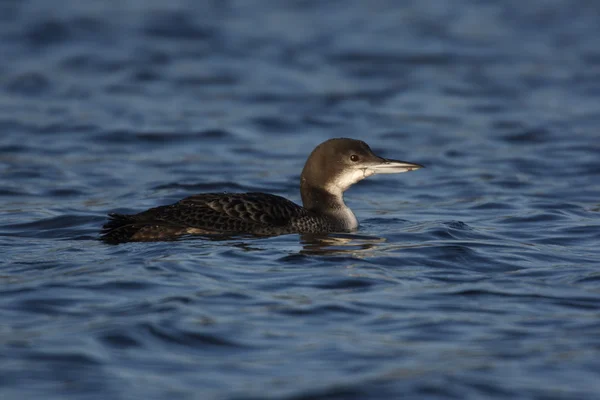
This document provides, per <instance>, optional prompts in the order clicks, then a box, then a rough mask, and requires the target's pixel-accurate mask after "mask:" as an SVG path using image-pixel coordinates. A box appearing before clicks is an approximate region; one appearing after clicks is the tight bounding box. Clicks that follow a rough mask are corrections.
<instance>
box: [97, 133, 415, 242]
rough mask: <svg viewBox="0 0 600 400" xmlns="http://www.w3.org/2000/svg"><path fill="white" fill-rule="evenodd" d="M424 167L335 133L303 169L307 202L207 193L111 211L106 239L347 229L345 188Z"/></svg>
mask: <svg viewBox="0 0 600 400" xmlns="http://www.w3.org/2000/svg"><path fill="white" fill-rule="evenodd" d="M420 167H421V166H420V165H418V164H412V163H406V162H402V161H394V160H386V159H383V158H381V157H378V156H376V155H374V154H373V153H372V151H371V149H370V148H369V146H367V144H366V143H364V142H362V141H358V140H352V139H331V140H328V141H326V142H324V143H322V144H320V145H319V146H317V148H315V150H314V151H313V152H312V153H311V155H310V156H309V158H308V160H307V162H306V165H305V167H304V169H303V171H302V176H301V193H302V201H303V205H304V207H301V206H299V205H297V204H295V203H293V202H291V201H289V200H287V199H285V198H283V197H281V196H276V195H272V194H267V193H204V194H198V195H194V196H190V197H187V198H185V199H183V200H181V201H179V202H177V203H175V204H172V205H168V206H160V207H155V208H151V209H149V210H147V211H143V212H141V213H139V214H133V215H123V214H109V217H110V219H109V221H108V222H107V223H106V224H105V225H104V227H103V229H102V240H104V241H105V242H107V243H122V242H128V241H156V240H172V239H175V238H177V237H179V236H181V235H185V234H200V235H202V234H204V235H209V234H236V233H237V234H239V233H249V234H254V235H281V234H286V233H324V232H348V231H352V230H355V229H356V228H357V226H358V223H357V221H356V218H355V217H354V214H352V211H351V210H350V209H349V208H348V207H347V206H346V205H345V204H344V201H343V197H342V193H343V191H344V190H346V189H347V188H348V187H350V186H351V185H352V184H353V183H355V182H357V181H359V180H361V179H363V178H365V177H367V176H369V175H372V174H375V173H397V172H405V171H409V170H413V169H417V168H420Z"/></svg>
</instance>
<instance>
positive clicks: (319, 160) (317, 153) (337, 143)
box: [301, 138, 423, 202]
mask: <svg viewBox="0 0 600 400" xmlns="http://www.w3.org/2000/svg"><path fill="white" fill-rule="evenodd" d="M419 168H423V166H422V165H419V164H415V163H410V162H406V161H399V160H390V159H387V158H382V157H379V156H377V155H375V154H374V153H373V151H372V150H371V148H370V147H369V145H367V144H366V143H365V142H363V141H362V140H354V139H347V138H339V139H330V140H327V141H326V142H323V143H321V144H320V145H318V146H317V147H316V148H315V149H314V150H313V152H312V153H311V154H310V156H309V157H308V160H306V164H305V165H304V169H303V170H302V175H301V188H302V200H303V202H305V194H304V192H305V191H307V190H310V189H311V188H314V189H321V190H324V191H326V192H328V193H330V194H332V195H334V196H341V195H342V193H343V192H344V191H345V190H346V189H348V188H349V187H350V186H352V185H353V184H355V183H356V182H358V181H360V180H362V179H364V178H367V177H369V176H371V175H375V174H397V173H400V172H408V171H413V170H416V169H419Z"/></svg>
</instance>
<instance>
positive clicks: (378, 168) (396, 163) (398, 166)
mask: <svg viewBox="0 0 600 400" xmlns="http://www.w3.org/2000/svg"><path fill="white" fill-rule="evenodd" d="M377 158H378V159H379V160H378V161H376V162H375V163H373V164H372V165H370V166H368V167H367V170H368V171H369V172H371V173H372V174H399V173H401V172H409V171H414V170H417V169H419V168H424V167H423V166H422V165H421V164H415V163H411V162H406V161H400V160H390V159H387V158H381V157H377Z"/></svg>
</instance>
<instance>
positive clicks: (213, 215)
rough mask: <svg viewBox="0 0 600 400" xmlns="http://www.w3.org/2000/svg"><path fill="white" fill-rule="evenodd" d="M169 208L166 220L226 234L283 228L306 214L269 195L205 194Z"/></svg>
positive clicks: (295, 205)
mask: <svg viewBox="0 0 600 400" xmlns="http://www.w3.org/2000/svg"><path fill="white" fill-rule="evenodd" d="M169 207H171V209H169V210H165V211H166V214H165V215H164V216H165V218H166V219H167V220H177V221H180V222H181V223H183V224H185V225H187V226H192V227H196V228H201V229H205V228H206V229H215V230H219V231H224V232H231V231H234V232H236V231H237V232H243V231H244V230H246V229H247V228H250V227H252V226H282V225H286V224H288V223H289V221H290V219H291V218H292V217H298V216H302V215H304V214H305V213H306V210H304V209H303V208H302V207H300V206H298V205H297V204H295V203H293V202H291V201H289V200H288V199H286V198H284V197H281V196H276V195H273V194H267V193H205V194H199V195H195V196H190V197H187V198H185V199H183V200H181V201H179V202H177V203H175V204H174V205H172V206H169ZM246 227H247V228H246Z"/></svg>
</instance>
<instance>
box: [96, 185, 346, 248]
mask: <svg viewBox="0 0 600 400" xmlns="http://www.w3.org/2000/svg"><path fill="white" fill-rule="evenodd" d="M110 218H111V219H110V221H109V222H108V223H107V224H105V225H104V227H103V232H102V239H103V240H104V241H105V242H108V243H121V242H127V241H142V240H165V239H168V238H169V237H173V236H180V235H183V234H186V233H195V234H227V233H240V232H244V233H250V234H255V235H281V234H285V233H296V232H297V233H314V232H330V231H334V230H336V228H337V227H336V226H335V225H334V224H333V223H332V222H331V221H330V220H329V219H328V218H326V217H323V216H317V215H315V214H313V213H311V212H310V211H308V210H306V209H305V208H303V207H300V206H299V205H297V204H295V203H293V202H291V201H289V200H288V199H286V198H284V197H281V196H276V195H272V194H267V193H204V194H199V195H195V196H190V197H187V198H185V199H183V200H181V201H179V202H177V203H175V204H172V205H168V206H160V207H155V208H151V209H149V210H147V211H144V212H141V213H139V214H134V215H123V214H111V215H110Z"/></svg>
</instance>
